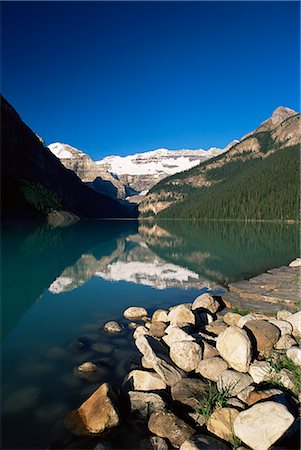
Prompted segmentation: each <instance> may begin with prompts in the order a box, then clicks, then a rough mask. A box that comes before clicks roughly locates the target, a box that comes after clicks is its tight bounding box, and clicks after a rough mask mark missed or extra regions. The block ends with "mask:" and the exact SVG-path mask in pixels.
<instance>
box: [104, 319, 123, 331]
mask: <svg viewBox="0 0 301 450" xmlns="http://www.w3.org/2000/svg"><path fill="white" fill-rule="evenodd" d="M103 329H104V330H105V331H107V332H108V333H120V332H121V331H122V327H121V325H120V324H119V323H118V322H115V321H114V320H111V321H110V322H107V323H105V324H104V326H103Z"/></svg>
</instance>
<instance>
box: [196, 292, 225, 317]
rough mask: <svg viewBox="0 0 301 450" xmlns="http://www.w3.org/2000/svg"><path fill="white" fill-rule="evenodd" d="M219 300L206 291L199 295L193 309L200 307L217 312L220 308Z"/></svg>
mask: <svg viewBox="0 0 301 450" xmlns="http://www.w3.org/2000/svg"><path fill="white" fill-rule="evenodd" d="M219 306H220V305H219V302H218V301H217V300H215V299H214V298H213V297H212V295H210V294H208V293H207V292H205V293H204V294H201V295H199V296H198V297H197V298H196V299H195V300H194V302H193V303H192V310H195V309H198V308H204V309H207V310H208V311H210V312H211V313H213V314H215V313H216V311H217V310H218V308H219Z"/></svg>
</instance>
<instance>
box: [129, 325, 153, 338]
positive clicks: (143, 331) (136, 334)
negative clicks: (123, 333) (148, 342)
mask: <svg viewBox="0 0 301 450" xmlns="http://www.w3.org/2000/svg"><path fill="white" fill-rule="evenodd" d="M149 334H150V333H149V330H148V329H147V328H146V327H145V326H144V325H139V327H137V328H136V330H135V331H134V333H133V338H134V339H137V338H138V337H139V336H144V335H149Z"/></svg>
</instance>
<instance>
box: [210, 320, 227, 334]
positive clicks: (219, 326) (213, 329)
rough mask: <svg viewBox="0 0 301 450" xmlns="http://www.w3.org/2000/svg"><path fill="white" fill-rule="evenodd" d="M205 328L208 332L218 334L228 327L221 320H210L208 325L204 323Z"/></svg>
mask: <svg viewBox="0 0 301 450" xmlns="http://www.w3.org/2000/svg"><path fill="white" fill-rule="evenodd" d="M205 328H206V331H208V333H212V334H215V335H216V336H218V335H220V334H221V333H222V332H223V331H225V330H226V329H227V328H228V326H227V325H226V324H225V322H224V321H223V320H215V321H214V322H211V323H210V324H209V325H206V326H205Z"/></svg>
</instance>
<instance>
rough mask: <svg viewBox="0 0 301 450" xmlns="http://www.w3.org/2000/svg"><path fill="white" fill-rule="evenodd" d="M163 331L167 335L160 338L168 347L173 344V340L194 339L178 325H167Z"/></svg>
mask: <svg viewBox="0 0 301 450" xmlns="http://www.w3.org/2000/svg"><path fill="white" fill-rule="evenodd" d="M165 333H166V334H167V335H166V336H164V337H163V338H162V340H163V341H164V342H165V344H167V345H168V346H169V347H171V345H172V344H174V343H175V342H181V341H195V339H194V337H192V336H191V335H190V334H188V333H186V332H185V331H184V330H182V328H180V327H178V326H177V325H169V327H167V328H166V329H165Z"/></svg>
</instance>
